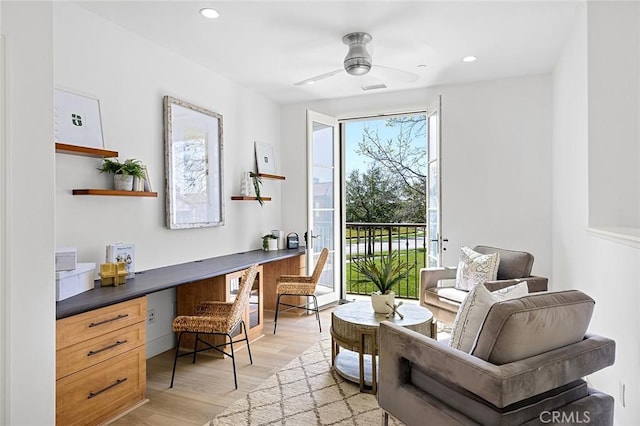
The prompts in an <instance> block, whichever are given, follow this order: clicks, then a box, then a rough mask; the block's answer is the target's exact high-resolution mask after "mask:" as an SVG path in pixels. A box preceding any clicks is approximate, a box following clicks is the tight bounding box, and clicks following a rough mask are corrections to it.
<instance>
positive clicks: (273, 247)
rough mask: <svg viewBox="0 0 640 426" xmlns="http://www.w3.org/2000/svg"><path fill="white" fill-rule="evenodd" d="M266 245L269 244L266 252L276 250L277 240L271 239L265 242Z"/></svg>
mask: <svg viewBox="0 0 640 426" xmlns="http://www.w3.org/2000/svg"><path fill="white" fill-rule="evenodd" d="M267 243H268V244H269V248H268V249H267V251H272V250H278V240H274V239H273V238H271V239H269V240H268V241H267Z"/></svg>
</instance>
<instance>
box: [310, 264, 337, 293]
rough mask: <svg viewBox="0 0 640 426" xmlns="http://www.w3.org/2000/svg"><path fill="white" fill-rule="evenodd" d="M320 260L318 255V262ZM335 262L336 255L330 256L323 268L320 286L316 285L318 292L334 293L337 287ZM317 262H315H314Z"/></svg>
mask: <svg viewBox="0 0 640 426" xmlns="http://www.w3.org/2000/svg"><path fill="white" fill-rule="evenodd" d="M317 261H318V259H317V256H316V262H317ZM333 262H334V256H329V257H328V258H327V263H326V264H325V266H324V269H323V270H322V274H321V275H320V281H319V282H318V287H316V289H317V292H318V294H323V293H332V292H333V290H334V287H335V282H334V279H333V277H334V275H335V274H334V273H333ZM314 264H315V262H314Z"/></svg>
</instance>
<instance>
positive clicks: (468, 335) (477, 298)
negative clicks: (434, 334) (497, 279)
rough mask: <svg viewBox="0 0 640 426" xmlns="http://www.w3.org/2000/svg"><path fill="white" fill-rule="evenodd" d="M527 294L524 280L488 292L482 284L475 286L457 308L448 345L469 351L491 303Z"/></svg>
mask: <svg viewBox="0 0 640 426" xmlns="http://www.w3.org/2000/svg"><path fill="white" fill-rule="evenodd" d="M527 294H529V288H528V287H527V282H526V281H523V282H521V283H518V284H516V285H512V286H510V287H506V288H503V289H500V290H496V291H494V292H490V291H489V290H487V288H486V287H485V286H484V285H482V284H481V285H478V286H475V287H474V288H473V289H471V291H470V292H469V294H467V297H465V299H464V300H463V301H462V304H461V305H460V309H458V313H457V314H456V319H455V320H454V321H453V326H452V327H451V338H450V339H449V346H451V347H452V348H456V349H459V350H461V351H465V352H469V351H471V348H472V347H473V342H474V341H475V340H476V336H477V335H478V332H479V331H480V328H481V327H482V323H483V322H484V319H485V318H486V316H487V314H488V313H489V309H491V305H493V304H494V303H496V302H500V301H502V300H508V299H516V298H518V297H522V296H526V295H527Z"/></svg>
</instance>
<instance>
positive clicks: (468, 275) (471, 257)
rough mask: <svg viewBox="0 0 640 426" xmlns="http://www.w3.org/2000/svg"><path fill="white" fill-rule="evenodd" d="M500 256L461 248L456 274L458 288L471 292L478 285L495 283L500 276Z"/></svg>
mask: <svg viewBox="0 0 640 426" xmlns="http://www.w3.org/2000/svg"><path fill="white" fill-rule="evenodd" d="M499 264H500V255H499V254H498V253H492V254H482V253H478V252H475V251H473V250H471V249H470V248H469V247H464V246H463V247H461V248H460V261H459V262H458V271H457V272H456V288H457V289H458V290H465V291H470V290H471V289H472V288H474V287H475V286H477V285H478V284H484V283H485V282H487V281H494V280H495V279H496V277H497V276H498V265H499Z"/></svg>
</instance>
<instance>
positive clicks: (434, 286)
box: [420, 246, 548, 338]
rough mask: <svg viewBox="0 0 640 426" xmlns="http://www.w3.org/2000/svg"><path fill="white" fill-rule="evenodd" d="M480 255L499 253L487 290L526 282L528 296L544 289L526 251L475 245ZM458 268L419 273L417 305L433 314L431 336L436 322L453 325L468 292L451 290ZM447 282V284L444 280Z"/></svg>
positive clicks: (545, 282)
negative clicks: (533, 273) (497, 262)
mask: <svg viewBox="0 0 640 426" xmlns="http://www.w3.org/2000/svg"><path fill="white" fill-rule="evenodd" d="M473 250H474V251H476V252H478V253H482V254H490V253H499V254H500V264H499V265H498V277H497V280H496V281H487V282H486V283H485V287H487V288H488V289H489V291H495V290H499V289H501V288H505V287H509V286H512V285H514V284H518V283H519V282H522V281H526V282H527V287H528V288H529V293H535V292H539V291H546V290H547V283H548V280H547V278H543V277H536V276H531V269H532V268H533V255H532V254H531V253H527V252H525V251H516V250H505V249H500V248H496V247H489V246H475V247H474V248H473ZM457 269H458V268H457V267H439V268H423V269H421V270H420V304H421V305H422V306H424V307H426V308H427V309H429V310H430V311H431V312H432V313H433V318H434V321H433V322H432V329H431V335H432V336H434V338H435V336H437V335H438V334H437V329H436V327H437V326H436V321H435V320H438V321H442V322H445V323H449V324H451V323H453V320H454V319H455V318H456V314H457V313H458V308H459V307H460V304H461V303H462V301H463V300H464V298H465V296H466V295H467V292H466V291H464V290H458V289H456V288H454V282H453V280H455V278H456V272H457ZM447 280H449V281H447Z"/></svg>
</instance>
